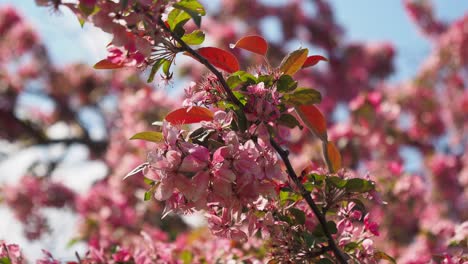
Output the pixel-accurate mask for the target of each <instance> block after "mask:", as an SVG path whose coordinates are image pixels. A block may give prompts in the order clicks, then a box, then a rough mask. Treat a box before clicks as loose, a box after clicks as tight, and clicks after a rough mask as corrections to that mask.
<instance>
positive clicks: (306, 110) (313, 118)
mask: <svg viewBox="0 0 468 264" xmlns="http://www.w3.org/2000/svg"><path fill="white" fill-rule="evenodd" d="M295 109H296V112H297V113H298V114H299V116H300V117H301V119H302V122H304V124H305V125H306V127H307V128H309V129H310V131H311V132H312V133H314V134H315V135H316V136H317V137H319V138H320V139H321V140H322V141H326V140H327V137H328V136H327V121H326V120H325V117H324V116H323V114H322V113H321V112H320V110H319V109H318V108H317V107H316V106H314V105H300V106H297V107H296V108H295Z"/></svg>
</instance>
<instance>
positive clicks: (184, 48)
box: [158, 18, 243, 108]
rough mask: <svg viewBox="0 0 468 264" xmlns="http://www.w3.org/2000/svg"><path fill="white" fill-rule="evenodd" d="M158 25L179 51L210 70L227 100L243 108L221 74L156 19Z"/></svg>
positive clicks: (159, 19)
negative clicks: (178, 47) (187, 54)
mask: <svg viewBox="0 0 468 264" xmlns="http://www.w3.org/2000/svg"><path fill="white" fill-rule="evenodd" d="M158 25H159V26H160V27H161V28H162V29H163V30H164V31H165V32H167V33H169V34H170V35H171V37H172V38H173V39H174V40H175V41H176V42H177V43H178V44H179V45H180V50H182V51H185V52H188V53H189V54H190V55H191V56H192V57H194V58H195V59H196V60H198V61H199V62H200V63H201V64H203V65H204V66H205V67H206V68H208V70H210V71H211V72H212V73H213V74H214V75H215V76H216V77H217V78H218V80H219V82H220V83H221V85H222V86H223V88H224V92H226V94H227V96H228V99H229V100H230V101H231V102H233V103H234V104H236V105H237V106H239V107H241V108H242V107H243V105H242V103H241V102H240V101H239V99H237V97H236V96H235V95H234V93H233V92H232V91H231V89H230V88H229V85H228V84H227V83H226V80H224V76H223V74H222V73H221V72H220V71H218V70H217V69H216V68H215V67H214V66H213V65H212V64H211V63H210V62H209V61H208V60H207V59H205V57H203V56H201V55H200V54H198V52H196V51H195V50H194V49H192V48H191V47H190V46H189V45H187V43H185V42H184V41H183V40H182V39H181V38H180V37H178V36H177V35H176V34H174V32H172V31H171V30H170V29H169V28H167V26H166V24H164V22H163V21H162V20H161V18H158Z"/></svg>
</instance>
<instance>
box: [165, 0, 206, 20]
mask: <svg viewBox="0 0 468 264" xmlns="http://www.w3.org/2000/svg"><path fill="white" fill-rule="evenodd" d="M173 7H174V8H177V9H180V10H183V11H185V12H187V13H188V14H189V15H190V16H191V17H192V19H193V21H194V22H195V24H196V25H197V27H200V26H201V16H204V15H205V14H206V13H205V8H204V7H203V5H202V4H200V3H199V2H198V1H197V0H182V1H180V2H178V3H176V4H174V5H173Z"/></svg>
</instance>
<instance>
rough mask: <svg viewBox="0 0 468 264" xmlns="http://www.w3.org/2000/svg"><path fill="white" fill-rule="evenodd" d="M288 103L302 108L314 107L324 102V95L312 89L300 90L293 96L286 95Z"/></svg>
mask: <svg viewBox="0 0 468 264" xmlns="http://www.w3.org/2000/svg"><path fill="white" fill-rule="evenodd" d="M284 99H285V101H286V103H288V104H291V105H294V106H300V105H312V104H317V103H320V102H321V101H322V95H321V94H320V92H319V91H317V90H314V89H310V88H299V89H297V90H295V91H294V93H292V94H286V95H284Z"/></svg>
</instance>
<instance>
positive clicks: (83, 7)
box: [78, 3, 101, 16]
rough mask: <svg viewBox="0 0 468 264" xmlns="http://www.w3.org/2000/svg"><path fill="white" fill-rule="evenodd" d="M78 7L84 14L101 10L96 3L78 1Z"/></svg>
mask: <svg viewBox="0 0 468 264" xmlns="http://www.w3.org/2000/svg"><path fill="white" fill-rule="evenodd" d="M78 8H79V9H80V10H81V12H83V14H84V15H85V16H90V15H94V14H96V13H97V12H99V10H101V8H99V6H98V5H93V6H88V5H85V4H83V3H80V4H79V5H78Z"/></svg>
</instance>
